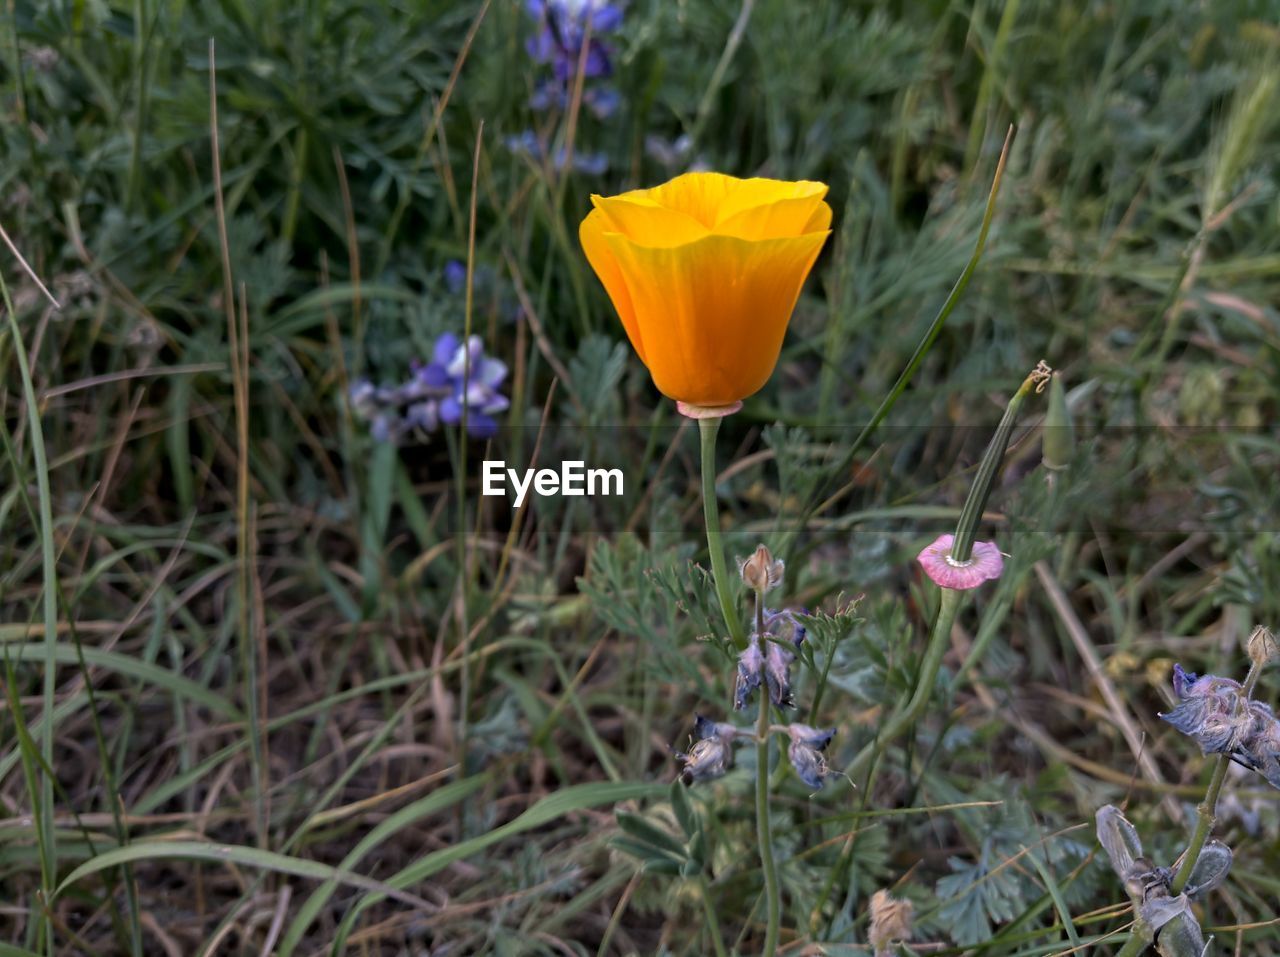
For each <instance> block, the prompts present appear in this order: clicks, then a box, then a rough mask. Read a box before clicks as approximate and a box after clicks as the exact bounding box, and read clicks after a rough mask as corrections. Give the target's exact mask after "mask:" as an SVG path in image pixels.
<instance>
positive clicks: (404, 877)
mask: <svg viewBox="0 0 1280 957" xmlns="http://www.w3.org/2000/svg"><path fill="white" fill-rule="evenodd" d="M665 790H666V785H663V784H653V783H647V782H627V781H617V782H615V781H593V782H591V783H590V784H576V785H574V786H572V787H567V788H565V789H564V790H563V791H557V792H556V793H555V794H549V795H547V796H546V797H545V798H543V799H542V800H541V801H539V802H538V803H537V804H535V805H534V806H533V807H531V808H529V810H527V811H525V812H524V813H523V814H521V815H520V816H519V817H517V818H516V819H515V820H513V821H509V822H507V823H506V824H503V825H502V826H501V827H496V828H494V829H493V830H492V831H489V832H488V833H486V834H481V835H479V836H478V837H473V838H471V839H470V840H467V841H462V842H461V843H458V844H455V845H453V846H452V847H444V848H441V849H440V850H438V851H432V852H431V853H430V854H428V855H427V856H426V857H424V858H422V859H421V860H418V861H415V862H414V863H413V864H410V865H409V866H408V867H406V868H403V869H402V870H400V871H398V872H397V873H395V874H393V875H392V876H391V877H390V878H388V880H387V885H388V886H389V887H392V888H400V887H410V886H412V885H414V884H417V883H418V882H419V881H424V880H426V879H427V878H428V877H431V876H432V875H433V874H438V873H439V872H440V871H442V870H444V869H445V868H446V867H448V866H449V865H450V864H454V863H456V862H458V861H461V860H464V859H466V858H468V857H470V856H471V855H473V854H475V853H477V852H478V851H482V850H484V849H485V848H486V847H489V846H490V845H491V844H496V843H498V842H499V841H502V840H505V839H506V838H509V837H514V836H515V835H517V834H521V833H523V832H525V831H528V830H532V829H533V828H535V827H542V826H543V825H544V824H549V823H551V822H552V821H555V820H558V819H560V818H562V817H564V816H565V815H566V814H571V813H573V812H574V811H582V810H585V809H586V808H590V807H599V806H600V805H601V804H617V803H618V802H619V801H631V800H635V799H638V798H646V797H656V796H658V795H661V794H662V793H663V792H664V791H665ZM383 896H385V895H384V894H381V893H375V894H369V895H366V896H364V897H362V898H360V900H359V901H357V902H356V903H355V905H354V906H353V907H352V908H351V909H350V910H349V911H347V914H346V916H345V917H344V918H343V919H342V924H341V925H340V926H339V928H338V932H337V934H336V935H335V937H334V941H333V947H332V948H331V952H332V953H334V954H343V953H345V948H346V942H347V935H348V934H350V933H351V928H352V927H353V926H355V922H356V921H357V920H358V919H359V918H360V915H361V914H362V913H364V911H365V910H366V909H367V908H369V907H371V906H373V905H374V904H376V903H377V902H378V901H379V900H381V899H382V897H383Z"/></svg>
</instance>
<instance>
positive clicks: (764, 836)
mask: <svg viewBox="0 0 1280 957" xmlns="http://www.w3.org/2000/svg"><path fill="white" fill-rule="evenodd" d="M719 430H720V420H719V419H718V418H710V419H699V420H698V435H699V438H700V440H701V443H702V517H703V521H704V523H705V524H706V527H707V550H708V552H710V554H711V575H712V578H713V579H714V581H715V587H716V597H717V598H719V600H720V612H721V614H723V615H724V623H725V627H726V628H728V629H729V634H730V636H731V637H732V638H733V642H734V644H735V645H736V646H737V647H739V648H746V647H747V636H746V634H744V633H743V629H742V619H741V618H740V617H739V616H738V612H737V609H736V608H735V607H734V603H733V595H732V593H731V592H730V591H729V571H728V568H727V567H726V566H725V561H724V541H723V540H722V539H721V537H720V509H719V508H718V506H717V502H716V433H717V432H718V431H719ZM763 618H764V596H763V595H761V594H759V593H757V594H756V629H757V631H759V632H760V633H761V637H760V640H762V641H763V640H764V636H763V631H764V629H763V627H762V626H763ZM769 737H770V734H769V697H768V694H767V693H766V692H764V691H762V692H761V695H760V717H759V720H758V723H757V726H756V840H757V843H759V845H760V869H761V871H762V872H763V874H764V894H765V914H766V923H765V943H764V949H763V950H762V951H761V953H762V954H764V955H765V957H773V954H774V953H775V952H776V950H777V948H778V929H779V926H780V925H781V922H782V903H781V900H780V898H779V895H778V869H777V864H776V863H775V861H774V859H773V838H772V835H771V833H770V828H769Z"/></svg>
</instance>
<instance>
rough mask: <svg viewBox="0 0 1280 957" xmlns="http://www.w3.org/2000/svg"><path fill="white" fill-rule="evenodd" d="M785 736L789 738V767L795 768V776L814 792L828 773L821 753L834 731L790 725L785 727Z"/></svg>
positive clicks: (825, 761)
mask: <svg viewBox="0 0 1280 957" xmlns="http://www.w3.org/2000/svg"><path fill="white" fill-rule="evenodd" d="M787 734H789V735H790V736H791V746H790V747H789V748H787V757H789V758H790V759H791V766H792V767H793V768H795V770H796V776H797V777H798V778H799V779H800V780H801V781H803V782H804V783H805V784H807V785H809V787H811V788H814V789H815V790H817V789H819V788H821V787H822V784H823V782H824V781H826V779H827V775H828V774H829V773H830V771H829V770H828V768H827V759H826V758H825V757H823V754H822V752H823V751H825V750H826V748H827V745H828V744H830V743H831V739H832V738H834V737H835V734H836V729H835V728H826V729H822V728H812V727H810V726H809V725H807V724H791V725H788V726H787Z"/></svg>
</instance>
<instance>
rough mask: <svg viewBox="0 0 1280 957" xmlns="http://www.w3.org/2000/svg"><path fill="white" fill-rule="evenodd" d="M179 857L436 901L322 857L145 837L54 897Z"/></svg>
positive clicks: (99, 859)
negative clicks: (124, 867) (114, 871)
mask: <svg viewBox="0 0 1280 957" xmlns="http://www.w3.org/2000/svg"><path fill="white" fill-rule="evenodd" d="M167 859H179V860H189V861H214V862H218V861H222V862H230V863H232V864H239V865H240V866H241V867H261V868H264V869H266V870H269V871H276V872H278V873H281V874H292V875H293V876H295V877H309V878H312V879H314V880H321V881H324V880H329V881H335V882H336V883H339V884H346V885H348V886H350V887H358V888H360V889H361V890H365V891H369V892H371V893H376V894H378V895H379V896H385V897H393V898H395V899H396V900H399V901H401V902H402V903H405V904H409V905H411V906H413V907H421V908H424V909H427V910H429V909H431V907H432V905H431V904H430V903H428V902H427V901H425V900H423V899H422V898H421V897H417V896H415V895H413V894H410V893H408V892H406V891H404V890H402V889H400V888H399V887H393V886H391V885H390V884H385V883H382V882H380V881H375V880H372V879H371V878H368V877H362V876H361V875H359V874H352V873H350V872H349V871H343V870H339V869H338V868H336V867H330V866H329V865H328V864H321V863H320V862H319V861H308V860H305V859H303V858H300V857H289V856H288V855H287V854H277V853H275V852H274V851H264V850H260V849H259V848H256V847H243V846H241V845H238V844H210V843H208V842H206V841H143V842H141V843H138V844H130V845H129V846H128V847H118V848H115V849H114V850H110V851H103V852H102V853H101V854H98V855H96V856H95V857H92V858H90V859H89V860H87V861H85V862H84V863H83V864H81V865H80V866H79V867H77V868H76V869H75V870H73V871H72V872H71V873H70V874H68V875H67V876H66V878H65V879H64V880H63V882H62V883H61V884H59V885H58V888H57V890H55V891H54V893H53V896H54V898H55V899H56V898H58V897H60V896H61V895H62V894H63V893H64V892H65V891H66V890H67V888H69V887H70V886H71V885H72V884H75V883H77V882H79V881H82V880H84V878H86V877H90V876H92V875H94V874H98V873H100V872H102V871H105V870H110V869H111V868H113V867H119V866H120V865H121V864H131V863H133V862H134V861H156V860H167Z"/></svg>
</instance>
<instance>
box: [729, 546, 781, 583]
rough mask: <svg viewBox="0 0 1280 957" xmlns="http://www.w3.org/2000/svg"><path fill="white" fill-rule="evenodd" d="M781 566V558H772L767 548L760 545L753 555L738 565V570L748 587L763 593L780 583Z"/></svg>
mask: <svg viewBox="0 0 1280 957" xmlns="http://www.w3.org/2000/svg"><path fill="white" fill-rule="evenodd" d="M782 568H783V564H782V559H781V558H779V559H777V560H774V557H773V555H772V553H770V551H769V549H768V548H766V547H765V546H764V545H761V546H760V547H759V548H757V549H756V551H755V554H754V555H752V556H751V557H750V558H748V559H747V560H746V561H744V562H743V563H742V564H741V565H739V566H738V571H739V572H740V573H741V574H742V580H743V581H744V582H746V585H747V587H748V588H750V589H751V590H752V591H754V592H756V593H757V594H764V593H765V592H767V591H768V590H769V589H771V588H776V587H777V586H778V585H780V584H781V583H782Z"/></svg>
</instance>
